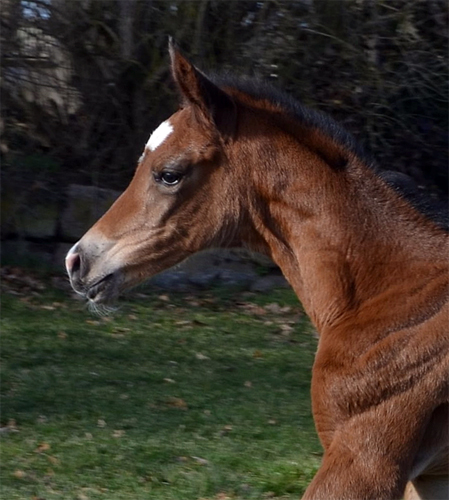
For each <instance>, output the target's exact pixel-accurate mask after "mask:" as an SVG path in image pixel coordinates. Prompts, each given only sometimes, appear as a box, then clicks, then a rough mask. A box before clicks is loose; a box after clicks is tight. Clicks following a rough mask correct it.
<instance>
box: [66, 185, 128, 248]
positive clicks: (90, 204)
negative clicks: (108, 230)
mask: <svg viewBox="0 0 449 500" xmlns="http://www.w3.org/2000/svg"><path fill="white" fill-rule="evenodd" d="M119 195H120V193H119V192H118V191H114V190H112V189H102V188H97V187H95V186H81V185H79V184H70V185H69V187H68V190H67V204H66V207H65V209H64V211H63V213H62V216H61V221H60V225H61V236H62V238H63V239H64V240H65V241H73V242H76V241H78V240H79V239H80V238H81V236H83V234H84V233H85V232H86V231H87V230H88V229H89V228H90V227H91V226H92V225H93V224H94V223H95V222H96V221H97V220H98V219H99V218H100V217H101V216H102V215H103V214H104V213H105V212H106V211H107V210H108V208H109V207H110V206H111V205H112V203H114V201H115V200H116V199H117V198H118V197H119Z"/></svg>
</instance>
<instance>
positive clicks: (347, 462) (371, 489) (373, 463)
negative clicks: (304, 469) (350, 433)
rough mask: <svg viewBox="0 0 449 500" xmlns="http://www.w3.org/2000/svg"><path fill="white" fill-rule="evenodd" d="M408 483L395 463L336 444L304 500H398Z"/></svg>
mask: <svg viewBox="0 0 449 500" xmlns="http://www.w3.org/2000/svg"><path fill="white" fill-rule="evenodd" d="M405 482H406V478H404V476H403V475H402V474H401V472H400V471H398V467H397V465H396V464H394V463H391V462H389V461H388V460H384V459H383V457H380V456H379V457H378V459H375V458H374V457H373V455H371V456H369V457H360V456H358V454H357V453H353V452H351V451H350V450H348V449H347V448H346V447H345V446H344V445H343V443H341V445H340V446H338V447H337V446H335V445H334V443H333V444H332V445H331V447H330V449H329V450H328V451H327V452H326V454H325V456H324V458H323V463H322V466H321V468H320V469H319V470H318V472H317V474H316V476H315V477H314V479H313V481H312V482H311V483H310V485H309V487H308V488H307V490H306V492H305V494H304V496H303V497H302V500H342V499H344V500H399V499H400V498H402V497H403V492H404V488H405ZM413 500H415V499H413Z"/></svg>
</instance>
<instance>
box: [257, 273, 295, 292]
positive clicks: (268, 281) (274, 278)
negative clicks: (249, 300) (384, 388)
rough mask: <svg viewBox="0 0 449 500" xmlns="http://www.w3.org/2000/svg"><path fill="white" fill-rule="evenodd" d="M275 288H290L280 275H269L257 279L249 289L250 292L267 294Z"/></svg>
mask: <svg viewBox="0 0 449 500" xmlns="http://www.w3.org/2000/svg"><path fill="white" fill-rule="evenodd" d="M275 288H290V284H289V283H288V281H287V280H286V279H285V278H284V276H280V275H269V276H264V277H262V278H259V279H257V280H256V281H254V282H253V284H252V285H251V287H250V290H251V292H269V291H270V290H274V289H275Z"/></svg>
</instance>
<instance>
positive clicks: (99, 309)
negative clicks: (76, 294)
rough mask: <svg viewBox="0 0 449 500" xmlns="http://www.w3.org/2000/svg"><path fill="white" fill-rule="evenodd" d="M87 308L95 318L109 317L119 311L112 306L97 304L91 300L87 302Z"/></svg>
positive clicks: (116, 307)
mask: <svg viewBox="0 0 449 500" xmlns="http://www.w3.org/2000/svg"><path fill="white" fill-rule="evenodd" d="M87 308H88V309H89V312H91V313H93V314H95V315H96V316H100V317H101V318H104V317H106V316H110V315H112V314H113V313H115V312H116V311H118V310H119V307H118V306H112V305H109V304H97V303H95V302H93V301H92V300H89V301H88V302H87Z"/></svg>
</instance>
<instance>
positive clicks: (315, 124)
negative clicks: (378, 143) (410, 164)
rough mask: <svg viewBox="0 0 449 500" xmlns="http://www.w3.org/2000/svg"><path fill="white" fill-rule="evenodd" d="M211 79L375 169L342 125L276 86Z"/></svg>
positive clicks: (246, 80)
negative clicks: (276, 111) (266, 103)
mask: <svg viewBox="0 0 449 500" xmlns="http://www.w3.org/2000/svg"><path fill="white" fill-rule="evenodd" d="M208 76H209V75H208ZM210 79H211V80H212V82H213V83H215V85H217V86H218V87H220V88H223V89H226V88H234V89H236V90H238V91H239V92H242V93H244V94H247V95H249V96H250V97H252V98H254V99H256V100H267V101H269V102H271V103H273V104H274V105H275V106H277V107H278V108H279V109H282V110H284V111H285V112H286V113H287V114H288V115H290V116H291V117H293V118H294V119H296V120H298V121H299V122H300V123H302V124H304V125H306V126H309V127H311V128H316V129H319V130H322V131H323V132H324V134H325V135H326V136H328V137H330V138H331V139H332V140H333V141H334V142H335V143H336V144H339V145H340V146H342V147H343V148H344V149H346V150H347V151H349V152H351V153H354V154H355V155H356V156H357V157H359V158H360V159H361V160H362V161H363V162H364V163H365V164H367V165H368V166H370V167H371V168H376V167H375V163H374V161H373V159H372V158H371V157H370V156H369V155H368V154H367V153H366V152H365V151H364V150H363V148H362V147H361V146H360V144H359V143H358V142H357V141H356V140H355V138H354V136H353V135H352V134H351V133H350V132H348V130H346V129H345V128H344V127H343V126H342V125H340V124H339V123H338V122H336V121H335V120H334V119H333V118H332V117H331V116H329V115H328V114H326V113H322V112H321V111H317V110H314V109H312V108H309V107H308V106H305V105H304V104H302V103H301V102H300V101H299V100H297V99H295V98H294V97H292V96H291V95H290V94H289V93H287V92H285V91H283V90H281V89H279V88H278V87H276V86H275V85H272V84H271V83H269V82H266V81H263V80H259V79H257V78H249V77H235V76H233V75H212V77H210Z"/></svg>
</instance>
